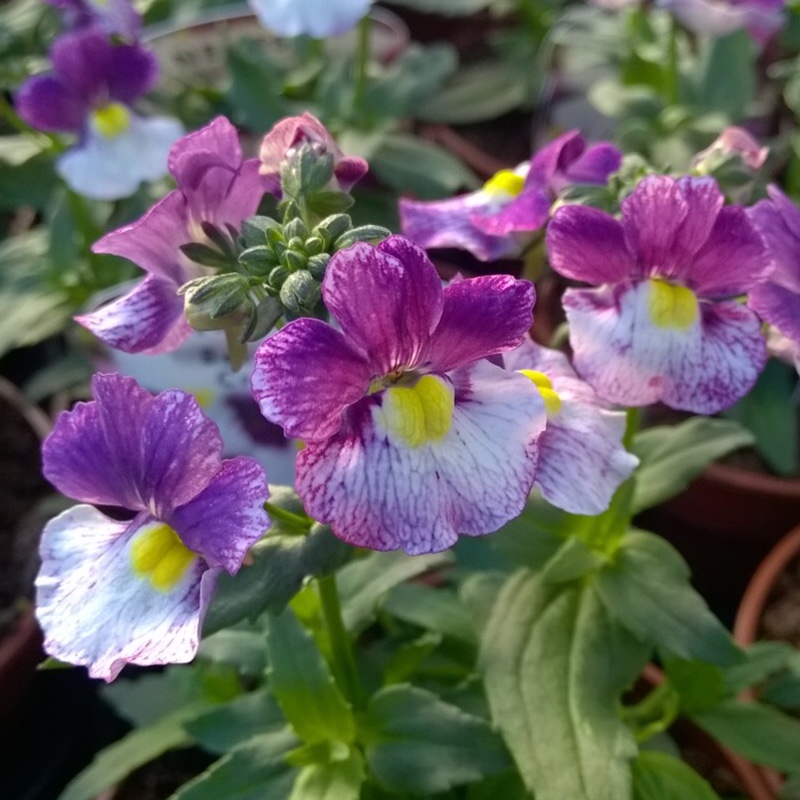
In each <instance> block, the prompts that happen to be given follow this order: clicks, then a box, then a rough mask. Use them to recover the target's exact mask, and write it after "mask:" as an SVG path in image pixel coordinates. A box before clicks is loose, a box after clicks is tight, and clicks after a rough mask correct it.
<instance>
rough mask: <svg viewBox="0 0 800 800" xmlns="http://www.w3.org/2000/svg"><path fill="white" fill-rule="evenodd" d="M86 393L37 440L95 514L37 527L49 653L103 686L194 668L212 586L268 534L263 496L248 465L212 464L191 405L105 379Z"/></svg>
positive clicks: (181, 396)
mask: <svg viewBox="0 0 800 800" xmlns="http://www.w3.org/2000/svg"><path fill="white" fill-rule="evenodd" d="M92 389H93V393H94V398H95V399H94V400H93V401H92V402H89V403H79V404H78V405H77V406H76V407H75V408H74V409H73V410H72V411H70V412H64V413H62V414H61V416H60V417H59V418H58V420H57V421H56V425H55V428H54V430H53V432H52V434H51V435H50V437H49V438H48V439H47V441H46V442H45V443H44V447H43V453H42V454H43V463H44V474H45V476H46V477H47V479H48V480H49V481H50V482H51V483H52V484H53V485H54V486H55V487H56V488H57V489H58V490H59V491H61V492H62V493H63V494H65V495H67V496H68V497H73V498H75V499H76V500H79V501H81V503H87V504H88V503H90V504H92V505H77V506H73V507H72V508H70V509H68V510H67V511H65V512H63V513H62V514H60V515H59V516H57V517H56V518H55V519H53V520H51V521H50V522H48V523H47V525H46V526H45V529H44V532H43V534H42V544H41V556H42V566H41V569H40V572H39V576H38V578H37V580H36V588H37V595H36V602H37V616H38V618H39V622H40V624H41V626H42V629H43V631H44V635H45V649H46V650H47V652H48V653H49V654H50V655H52V656H54V657H55V658H57V659H59V660H61V661H65V662H67V663H70V664H82V665H86V666H88V668H89V674H90V675H91V676H92V677H95V678H104V679H105V680H107V681H110V680H113V679H114V678H115V677H116V676H117V675H118V674H119V672H120V670H121V669H122V667H123V666H125V664H142V665H147V664H164V663H184V662H187V661H191V659H192V658H193V657H194V655H195V653H196V652H197V647H198V643H199V639H200V626H201V624H202V621H203V616H204V615H205V612H206V609H207V608H208V604H209V601H210V599H211V596H212V594H213V592H214V587H215V584H216V580H217V577H218V576H219V574H220V572H221V571H222V570H223V569H224V570H227V571H228V572H229V573H231V574H233V573H235V572H236V571H237V570H238V569H239V567H240V566H241V564H242V560H243V559H244V557H245V555H246V553H247V551H248V550H249V548H250V547H251V546H252V545H253V544H255V542H257V541H258V540H259V539H260V538H261V537H262V536H263V534H264V533H265V531H266V530H267V527H268V525H269V521H268V518H267V514H266V512H265V511H264V502H265V500H266V499H267V496H268V489H267V478H266V475H265V473H264V470H263V469H262V468H261V467H260V466H259V465H258V463H257V462H255V461H254V460H253V459H250V458H245V457H238V458H232V459H228V460H223V459H222V458H221V453H222V440H221V438H220V436H219V431H218V430H217V428H216V426H215V425H214V424H213V423H212V422H211V421H210V420H209V419H207V418H206V417H205V416H204V415H203V413H202V411H201V410H200V407H199V406H198V405H197V401H196V400H195V399H194V398H193V397H192V396H191V395H189V394H185V393H184V392H179V391H168V392H163V393H162V394H159V395H158V396H156V397H153V396H152V395H151V394H150V393H149V392H147V391H145V390H144V389H142V388H141V387H140V386H139V385H138V384H137V383H136V381H134V380H133V379H131V378H124V377H122V376H120V375H113V374H111V375H95V377H94V379H93V381H92ZM96 505H99V506H103V507H115V508H117V509H124V510H125V511H127V512H129V513H128V514H127V517H128V518H127V519H124V520H121V519H120V518H121V517H123V516H125V515H124V514H120V513H117V514H115V516H114V518H112V517H109V516H107V515H106V514H105V513H103V512H101V511H99V510H98V509H97V508H95V507H94V506H96Z"/></svg>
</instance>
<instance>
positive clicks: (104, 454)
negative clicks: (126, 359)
mask: <svg viewBox="0 0 800 800" xmlns="http://www.w3.org/2000/svg"><path fill="white" fill-rule="evenodd" d="M92 392H93V394H94V397H95V400H94V401H93V402H90V403H78V404H77V405H76V406H75V407H74V408H73V409H72V411H64V412H62V413H61V414H60V415H59V417H58V419H57V420H56V424H55V427H54V428H53V432H52V433H51V434H50V436H48V437H47V439H46V440H45V443H44V445H43V446H42V464H43V472H44V475H45V477H46V478H47V480H49V481H50V483H52V484H53V486H55V487H56V488H57V489H58V490H59V491H60V492H61V493H62V494H65V495H67V496H68V497H73V498H75V499H76V500H80V501H81V502H83V503H95V504H97V505H107V506H120V507H122V508H127V509H130V510H132V511H141V510H143V509H144V508H146V505H145V501H144V499H143V498H142V495H141V492H140V487H141V476H142V462H141V451H140V439H141V432H142V426H143V423H144V418H145V417H146V416H147V414H148V411H149V409H150V406H151V405H152V403H153V397H152V395H150V394H149V392H147V391H145V390H144V389H142V387H141V386H139V384H137V383H136V381H134V380H133V379H132V378H125V377H123V376H122V375H116V374H110V375H102V374H98V375H95V376H94V377H93V378H92Z"/></svg>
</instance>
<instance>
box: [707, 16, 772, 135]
mask: <svg viewBox="0 0 800 800" xmlns="http://www.w3.org/2000/svg"><path fill="white" fill-rule="evenodd" d="M701 48H702V52H701V57H700V59H699V65H698V69H697V70H696V75H697V88H696V92H697V96H696V107H697V108H698V109H701V110H702V111H703V112H706V113H707V112H708V111H721V112H723V113H725V114H726V115H727V116H728V118H729V119H730V120H732V121H733V120H739V119H742V118H743V117H745V116H747V110H748V107H749V106H750V104H751V103H752V102H753V99H754V97H755V92H756V73H757V71H756V69H755V63H756V58H757V56H758V54H757V50H756V46H755V45H754V43H753V41H752V40H751V39H750V36H749V34H748V33H747V31H745V30H738V31H736V32H734V33H731V34H729V35H728V36H721V37H710V38H707V39H705V40H704V41H703V42H702V44H701Z"/></svg>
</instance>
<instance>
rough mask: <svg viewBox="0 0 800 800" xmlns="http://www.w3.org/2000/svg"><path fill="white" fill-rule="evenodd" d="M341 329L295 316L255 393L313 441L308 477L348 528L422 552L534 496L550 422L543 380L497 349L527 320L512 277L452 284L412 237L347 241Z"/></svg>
mask: <svg viewBox="0 0 800 800" xmlns="http://www.w3.org/2000/svg"><path fill="white" fill-rule="evenodd" d="M322 294H323V299H324V301H325V304H326V306H327V307H328V309H329V310H330V311H331V313H332V315H333V316H334V317H335V318H336V320H337V321H338V323H339V326H340V328H341V331H340V330H337V329H336V328H333V327H331V326H329V325H326V324H325V323H323V322H320V321H319V320H316V319H300V320H297V321H295V322H291V323H290V324H289V325H287V326H286V327H285V328H283V329H282V330H281V331H279V332H278V333H277V334H275V335H274V336H272V337H271V338H269V339H267V340H266V341H264V342H263V343H262V344H261V346H260V347H259V349H258V351H257V353H256V365H255V369H254V370H253V378H252V387H253V395H254V396H255V398H256V400H257V401H258V403H259V406H260V407H261V412H262V413H263V414H264V416H265V417H267V419H269V420H272V421H273V422H277V423H278V424H279V425H281V426H282V427H283V430H284V433H285V434H286V435H287V436H289V437H297V438H300V439H302V440H304V441H305V443H306V447H305V449H304V450H302V451H301V452H300V454H299V455H298V458H297V479H296V484H295V485H296V488H297V492H298V494H299V495H300V496H301V498H302V499H303V501H304V503H305V504H306V509H307V510H308V512H309V513H310V514H311V515H313V516H314V517H315V518H316V519H318V520H320V521H322V522H327V523H330V525H331V527H332V528H333V531H334V533H335V534H336V535H337V536H339V537H340V538H342V539H344V540H345V541H347V542H350V543H352V544H355V545H359V546H363V547H369V548H372V549H375V550H396V549H403V550H405V551H406V552H407V553H411V554H418V553H428V552H434V551H438V550H443V549H445V548H447V547H449V546H450V545H452V544H453V543H454V542H455V541H456V539H457V537H458V535H459V534H466V535H469V536H476V535H480V534H483V533H488V532H490V531H493V530H496V529H497V528H499V527H500V526H501V525H503V524H504V523H505V522H507V521H508V520H510V519H513V518H514V517H515V516H516V515H517V514H519V513H520V511H521V509H522V508H523V506H524V503H525V499H526V498H527V496H528V492H529V491H530V488H531V485H532V483H533V478H534V472H535V468H536V456H535V454H536V437H537V436H538V435H539V433H540V432H541V431H542V430H543V428H544V425H545V411H544V404H543V401H542V398H541V396H540V394H539V392H538V391H536V388H535V387H534V385H533V384H532V383H531V381H529V380H527V379H526V378H524V377H523V376H522V375H518V374H516V373H512V372H507V371H505V370H503V369H502V368H500V367H498V366H495V365H494V364H492V363H490V362H489V361H487V360H485V359H486V358H487V357H488V356H492V355H495V354H498V353H502V352H505V351H507V350H510V349H512V348H514V347H516V346H517V345H518V344H519V343H520V342H521V341H522V339H523V337H524V335H525V332H526V331H527V330H528V328H529V327H530V324H531V308H532V305H533V299H534V290H533V286H532V285H531V284H530V283H527V282H525V281H518V280H514V279H513V278H511V277H509V276H505V275H503V276H500V275H498V276H489V277H483V278H475V279H472V280H464V281H459V282H454V283H453V284H451V285H450V286H448V287H447V288H445V289H444V290H443V289H442V286H441V282H440V280H439V277H438V276H437V274H436V270H435V269H434V267H433V265H432V264H431V263H430V261H429V260H428V258H427V257H426V255H425V253H424V251H422V250H421V249H420V248H418V247H417V246H416V245H414V244H413V243H412V242H410V241H409V240H408V239H404V238H403V237H401V236H392V237H389V238H388V239H386V240H385V241H384V242H382V243H381V244H380V245H378V247H373V246H371V245H367V244H358V245H355V246H353V247H351V248H349V249H348V250H344V251H341V252H340V253H337V254H336V255H335V256H334V257H333V258H332V259H331V261H330V264H329V266H328V270H327V272H326V274H325V279H324V281H323V284H322Z"/></svg>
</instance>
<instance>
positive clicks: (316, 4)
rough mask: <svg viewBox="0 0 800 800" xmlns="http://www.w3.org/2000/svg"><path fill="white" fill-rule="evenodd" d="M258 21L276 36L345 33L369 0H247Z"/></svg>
mask: <svg viewBox="0 0 800 800" xmlns="http://www.w3.org/2000/svg"><path fill="white" fill-rule="evenodd" d="M248 2H249V3H250V8H252V9H253V11H254V12H255V13H256V16H257V17H258V18H259V20H261V23H262V24H263V25H264V26H265V27H266V28H269V30H271V31H272V32H273V33H276V34H278V36H302V35H304V36H313V37H314V38H316V39H325V38H327V37H328V36H337V35H339V34H342V33H347V31H349V30H351V29H352V28H354V27H355V26H356V24H357V23H358V21H359V20H360V19H361V18H362V17H363V16H365V15H366V13H367V12H368V11H369V7H370V5H371V4H372V0H248Z"/></svg>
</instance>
